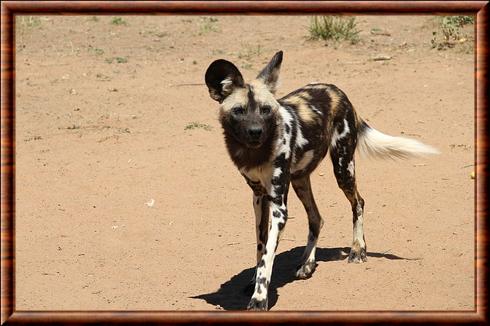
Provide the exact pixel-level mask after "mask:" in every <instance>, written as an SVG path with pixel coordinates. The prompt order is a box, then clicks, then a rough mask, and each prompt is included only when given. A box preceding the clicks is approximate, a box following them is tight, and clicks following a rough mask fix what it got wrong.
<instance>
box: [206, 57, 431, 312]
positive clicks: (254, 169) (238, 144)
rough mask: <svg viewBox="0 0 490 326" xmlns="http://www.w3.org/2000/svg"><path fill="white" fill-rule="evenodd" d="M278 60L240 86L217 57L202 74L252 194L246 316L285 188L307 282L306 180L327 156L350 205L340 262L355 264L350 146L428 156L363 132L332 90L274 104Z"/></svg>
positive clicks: (306, 90)
mask: <svg viewBox="0 0 490 326" xmlns="http://www.w3.org/2000/svg"><path fill="white" fill-rule="evenodd" d="M281 62H282V51H280V52H278V53H276V54H275V55H274V57H273V58H272V60H271V61H270V62H269V64H267V66H266V67H265V68H264V69H263V70H262V72H261V73H260V74H259V75H258V76H257V78H256V79H255V80H253V81H252V82H250V83H248V84H247V83H245V82H244V80H243V77H242V75H241V73H240V71H239V70H238V68H237V67H236V66H235V65H233V64H232V63H231V62H229V61H226V60H222V59H221V60H216V61H214V62H213V63H212V64H211V65H210V66H209V68H208V69H207V71H206V75H205V80H206V85H207V86H208V88H209V94H210V96H211V98H213V99H214V100H216V101H218V102H219V103H220V111H219V119H220V122H221V124H222V126H223V130H224V136H225V142H226V146H227V149H228V152H229V154H230V156H231V159H232V160H233V162H234V163H235V165H236V166H237V167H238V169H239V170H240V173H241V174H242V175H243V176H244V177H245V180H246V181H247V183H248V185H249V186H250V187H251V188H252V190H253V205H254V210H255V216H256V234H257V269H256V273H255V287H254V288H255V290H254V294H253V296H252V298H251V300H250V303H249V304H248V309H251V310H267V307H268V304H267V290H268V287H269V283H270V280H271V273H272V264H273V260H274V255H275V251H276V249H277V245H278V243H279V236H280V234H281V232H282V230H283V229H284V226H285V224H286V221H287V217H288V213H287V196H288V190H289V184H290V183H291V184H292V186H293V189H294V191H295V192H296V194H297V196H298V197H299V199H300V200H301V202H302V203H303V205H304V207H305V209H306V213H307V215H308V224H309V234H308V242H307V245H306V250H305V252H304V254H303V258H302V263H301V265H300V266H299V268H298V270H297V271H296V276H297V277H298V278H308V277H309V276H311V274H312V273H313V271H314V270H315V267H316V263H315V248H316V243H317V240H318V235H319V233H320V229H321V228H322V226H323V220H322V218H321V216H320V213H319V211H318V208H317V206H316V203H315V200H314V198H313V193H312V190H311V184H310V174H311V173H312V171H313V170H314V169H315V168H316V167H317V166H318V164H319V163H320V162H321V161H322V159H323V158H324V157H325V155H326V154H327V151H328V150H330V157H331V159H332V163H333V170H334V174H335V177H336V179H337V183H338V186H339V187H340V188H341V189H342V190H343V192H344V193H345V195H346V197H347V199H348V200H349V201H350V203H351V206H352V212H353V223H354V227H353V228H354V237H353V243H352V248H351V251H350V254H349V259H348V261H349V262H356V263H359V262H363V261H366V241H365V239H364V232H363V210H364V200H363V199H362V197H361V195H360V194H359V192H358V190H357V187H356V180H355V172H354V170H355V168H354V151H355V150H356V146H357V145H359V146H358V148H360V150H361V151H363V152H365V153H367V154H371V155H374V156H378V157H390V158H395V157H400V158H405V157H409V156H414V155H420V154H431V153H436V150H435V149H433V148H432V147H430V146H427V145H424V144H422V143H420V142H418V141H416V140H412V139H407V138H402V137H392V136H388V135H385V134H383V133H381V132H379V131H377V130H375V129H373V128H371V127H370V126H368V125H367V124H366V122H364V121H363V120H362V119H361V118H359V117H358V115H357V113H356V111H355V110H354V108H353V106H352V104H351V103H350V102H349V100H348V98H347V96H346V95H345V94H344V92H342V91H341V90H340V89H338V88H337V87H336V86H334V85H331V84H323V83H313V84H308V85H306V86H305V87H303V88H300V89H298V90H296V91H294V92H292V93H290V94H288V95H286V96H284V97H283V98H280V99H276V98H275V97H274V93H275V91H276V87H277V81H278V76H279V69H280V67H281ZM270 211H272V219H271V223H270V227H269V214H270Z"/></svg>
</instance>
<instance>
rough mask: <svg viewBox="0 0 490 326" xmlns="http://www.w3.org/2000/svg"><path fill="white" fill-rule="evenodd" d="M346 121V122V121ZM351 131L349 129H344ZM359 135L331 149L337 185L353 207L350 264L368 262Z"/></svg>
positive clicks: (350, 134)
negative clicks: (357, 169)
mask: <svg viewBox="0 0 490 326" xmlns="http://www.w3.org/2000/svg"><path fill="white" fill-rule="evenodd" d="M344 121H345V120H344ZM344 130H347V131H349V129H348V128H346V129H344ZM356 137H357V135H356V134H355V133H354V132H346V133H344V137H340V138H338V139H337V141H336V143H335V144H332V145H333V146H331V148H330V157H331V158H332V163H333V171H334V174H335V178H336V179H337V184H338V185H339V187H340V189H342V191H343V192H344V194H345V196H346V197H347V199H349V201H350V204H351V207H352V216H353V217H352V222H353V224H354V226H353V229H354V230H353V241H352V248H351V251H350V254H349V263H352V262H354V263H359V262H361V261H363V262H365V261H367V257H366V240H365V238H364V230H363V221H364V218H363V212H364V199H362V197H361V195H360V194H359V192H358V191H357V186H356V177H355V163H354V151H355V149H356V142H357V138H356Z"/></svg>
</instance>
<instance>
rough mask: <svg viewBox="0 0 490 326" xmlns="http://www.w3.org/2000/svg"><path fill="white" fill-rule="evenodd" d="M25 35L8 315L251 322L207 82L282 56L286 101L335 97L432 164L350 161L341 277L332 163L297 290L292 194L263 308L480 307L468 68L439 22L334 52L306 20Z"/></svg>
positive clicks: (468, 60)
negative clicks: (222, 67) (351, 188)
mask: <svg viewBox="0 0 490 326" xmlns="http://www.w3.org/2000/svg"><path fill="white" fill-rule="evenodd" d="M19 19H22V20H19V21H18V26H17V56H16V146H17V147H16V151H17V152H16V165H17V170H16V205H17V206H16V259H17V260H16V305H17V306H16V309H17V310H46V309H48V310H65V309H77V310H78V309H82V310H97V309H111V310H118V309H137V310H138V309H144V310H216V309H219V308H217V306H218V305H219V306H220V307H222V309H226V310H228V309H244V307H245V306H246V304H247V302H248V296H246V295H245V294H243V291H242V289H243V288H244V286H245V285H246V283H247V282H248V280H249V279H250V278H251V275H252V273H253V267H254V263H255V231H254V217H253V209H252V205H251V192H250V190H249V188H248V186H247V185H246V184H245V182H244V180H243V179H242V177H241V176H240V174H239V173H238V171H237V170H236V169H235V167H234V166H233V164H232V163H231V161H230V159H229V158H228V155H227V153H226V149H225V146H224V142H223V138H222V133H221V127H220V125H219V123H218V120H217V104H216V103H215V102H214V101H213V100H211V99H210V98H209V96H208V92H207V89H206V87H205V86H204V84H203V79H204V78H203V76H204V72H205V70H206V68H207V67H208V65H209V63H210V62H211V61H213V60H214V59H218V58H226V59H229V60H231V61H233V62H235V63H237V65H238V66H239V67H240V68H241V70H242V73H243V74H244V76H245V78H246V79H249V78H253V77H255V74H256V73H257V72H258V71H259V69H260V68H261V67H262V66H263V64H265V63H266V62H267V61H268V60H269V58H270V57H271V56H272V55H273V54H274V53H275V51H277V50H284V53H285V55H284V62H283V65H282V75H281V77H282V87H281V89H280V92H279V95H283V94H286V93H288V92H289V91H291V90H293V89H295V88H298V87H301V86H303V85H304V84H306V83H308V82H311V81H324V82H328V83H333V84H336V85H337V86H338V87H340V88H341V89H343V90H344V91H345V92H346V93H347V94H348V96H349V98H350V100H351V102H352V103H353V104H354V106H355V107H356V109H357V111H358V112H359V114H360V115H361V116H362V117H363V118H365V119H366V120H367V121H368V122H369V123H370V124H371V125H372V126H374V127H375V128H377V129H379V130H381V131H383V132H386V133H389V134H392V135H405V136H409V137H413V138H416V139H419V140H422V141H423V142H425V143H427V144H430V145H433V146H435V147H437V148H438V149H439V150H440V151H441V152H442V153H441V154H440V155H438V156H437V157H430V158H425V159H416V160H410V161H399V162H392V161H376V160H369V159H363V158H359V159H358V161H357V179H358V187H359V190H360V192H361V194H362V196H363V197H364V199H365V200H366V207H365V208H366V215H365V218H366V221H365V232H366V241H367V244H368V262H367V263H364V264H348V263H347V259H346V254H347V252H348V251H347V250H348V247H349V246H350V244H351V239H352V218H351V210H350V205H349V203H348V201H347V199H346V198H345V197H344V195H343V194H342V192H341V191H340V190H339V189H338V187H337V185H336V182H335V179H334V177H333V173H332V171H331V170H332V167H331V162H330V160H329V159H326V160H325V161H324V163H323V164H322V165H321V166H320V167H319V168H318V169H317V170H316V171H315V172H314V175H313V181H312V183H313V189H314V193H315V196H316V199H317V203H318V206H319V208H320V211H321V213H322V215H323V217H324V219H325V221H326V224H325V227H324V228H323V230H322V233H321V235H320V240H319V249H318V251H317V260H318V267H317V270H316V272H315V274H314V275H313V277H312V278H311V279H308V280H304V281H303V280H301V281H299V280H294V277H293V273H294V267H295V266H296V265H297V263H298V260H299V257H300V254H301V252H302V250H303V246H304V245H305V242H306V236H307V222H306V216H305V213H304V211H303V208H302V206H301V204H300V202H299V200H298V199H297V198H296V196H295V195H294V194H293V193H291V194H290V204H289V210H290V215H291V217H290V220H289V221H288V224H287V226H286V229H285V233H284V236H283V240H282V242H281V243H280V245H279V248H278V253H277V254H278V256H277V258H276V263H275V266H274V272H273V276H272V278H273V281H272V287H271V291H270V299H269V303H270V306H271V309H272V310H472V309H474V307H475V306H474V290H475V288H474V280H475V279H474V264H473V257H474V213H473V209H474V180H472V179H471V178H470V173H471V171H472V170H473V166H470V165H471V164H473V162H474V159H473V157H474V145H473V144H474V86H473V71H474V56H473V54H472V52H471V51H467V50H463V49H462V48H453V49H449V50H445V51H438V50H436V49H431V47H430V40H431V38H432V32H433V31H434V30H437V25H436V20H435V19H434V18H433V17H429V16H419V17H417V16H410V17H409V16H406V17H393V16H384V17H368V16H363V17H358V19H357V20H358V24H359V28H360V29H361V30H362V32H361V33H360V38H361V42H360V43H358V44H356V45H350V44H338V45H334V44H329V45H328V46H326V45H325V42H323V41H311V40H308V39H307V36H308V25H309V21H310V20H309V18H308V17H300V16H297V17H296V16H294V17H293V16H291V17H288V16H282V17H266V16H261V17H245V16H243V17H218V18H217V21H215V19H209V18H203V17H198V16H174V17H170V16H160V17H158V16H157V17H155V16H154V17H149V16H148V17H144V16H133V17H123V18H122V20H118V19H116V20H114V18H113V17H108V16H100V17H96V18H94V17H93V16H79V17H75V16H72V17H54V16H50V17H36V18H35V19H27V18H26V17H21V18H19ZM117 23H119V24H117ZM372 29H375V30H378V29H379V30H383V31H387V32H389V34H390V36H387V35H372V34H371V33H370V31H371V30H372ZM469 33H471V29H470V30H469ZM470 36H471V35H470ZM470 44H471V43H470ZM379 55H389V56H391V57H392V59H391V60H388V61H373V60H372V59H373V58H374V57H375V56H379ZM193 123H194V124H193ZM152 203H153V205H151V204H152Z"/></svg>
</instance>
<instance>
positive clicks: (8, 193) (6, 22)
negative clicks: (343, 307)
mask: <svg viewBox="0 0 490 326" xmlns="http://www.w3.org/2000/svg"><path fill="white" fill-rule="evenodd" d="M488 10H489V3H488V1H165V2H163V1H159V2H154V1H137V2H124V1H86V2H83V1H52V2H50V1H4V2H2V3H1V20H2V22H1V36H2V38H1V83H2V86H1V324H2V325H3V324H4V323H8V324H9V325H10V324H26V323H32V324H53V323H58V324H59V323H63V324H64V323H70V324H89V323H90V324H93V323H100V324H107V323H131V324H140V323H145V324H146V323H151V324H162V323H168V324H183V323H186V324H190V323H199V324H200V323H231V322H239V323H295V324H296V323H360V322H367V323H386V324H388V323H389V324H393V323H408V322H409V323H421V322H433V323H441V324H442V323H444V324H446V323H452V322H455V323H472V324H487V323H488V322H489V318H488V310H487V291H488V290H487V276H486V275H487V273H486V272H487V271H488V270H487V244H488V229H487V221H486V217H487V211H488V210H487V209H488V206H487V201H486V196H485V194H486V186H487V176H488V166H487V155H486V154H487V153H488V139H487V135H486V131H488V130H489V125H488V113H487V109H488V106H487V105H488V94H489V88H488V58H489V56H488V19H489V14H488ZM333 13H335V14H361V15H363V14H378V15H386V14H404V15H405V14H469V15H475V16H476V24H475V28H476V51H475V61H476V67H475V91H476V92H475V100H476V107H475V117H476V122H475V145H476V146H475V148H476V152H475V163H476V164H475V165H476V182H475V191H476V196H475V214H476V220H475V234H476V239H475V266H476V269H475V285H476V305H475V307H476V309H475V310H474V311H469V312H459V311H431V312H426V311H413V312H412V311H411V312H408V311H394V312H388V311H375V312H364V311H351V312H350V311H345V312H332V311H326V312H321V311H314V312H300V311H280V312H274V311H272V312H268V313H254V312H247V311H243V312H207V311H206V312H204V311H183V312H177V311H18V310H16V309H15V291H14V290H15V274H14V273H15V47H14V45H15V44H14V36H15V35H14V30H15V26H14V20H15V15H19V14H32V15H35V14H98V15H101V14H118V15H125V14H127V15H131V14H162V15H172V14H222V15H223V14H282V15H284V14H333Z"/></svg>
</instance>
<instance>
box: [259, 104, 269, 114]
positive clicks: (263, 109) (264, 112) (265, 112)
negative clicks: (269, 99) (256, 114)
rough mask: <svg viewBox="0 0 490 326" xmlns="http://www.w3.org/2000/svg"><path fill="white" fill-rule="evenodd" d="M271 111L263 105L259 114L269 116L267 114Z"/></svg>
mask: <svg viewBox="0 0 490 326" xmlns="http://www.w3.org/2000/svg"><path fill="white" fill-rule="evenodd" d="M271 110H272V108H271V107H270V106H268V105H264V106H262V107H260V113H261V114H269V113H271Z"/></svg>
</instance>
